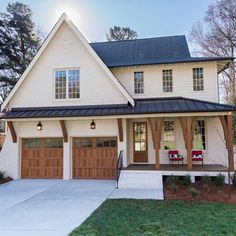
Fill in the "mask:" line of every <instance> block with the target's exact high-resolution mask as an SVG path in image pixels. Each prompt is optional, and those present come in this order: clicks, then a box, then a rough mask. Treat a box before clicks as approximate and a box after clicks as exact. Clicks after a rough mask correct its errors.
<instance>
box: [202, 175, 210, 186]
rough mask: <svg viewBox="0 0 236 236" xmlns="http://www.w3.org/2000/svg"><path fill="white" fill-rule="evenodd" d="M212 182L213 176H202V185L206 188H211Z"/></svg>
mask: <svg viewBox="0 0 236 236" xmlns="http://www.w3.org/2000/svg"><path fill="white" fill-rule="evenodd" d="M210 182H211V176H209V175H203V176H202V183H203V186H204V187H206V186H209V184H210Z"/></svg>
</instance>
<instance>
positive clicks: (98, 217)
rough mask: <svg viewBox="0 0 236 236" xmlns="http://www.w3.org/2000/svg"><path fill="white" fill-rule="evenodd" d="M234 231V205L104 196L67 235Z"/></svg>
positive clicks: (235, 221) (182, 234)
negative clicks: (90, 213)
mask: <svg viewBox="0 0 236 236" xmlns="http://www.w3.org/2000/svg"><path fill="white" fill-rule="evenodd" d="M76 235H86V236H93V235H94V236H95V235H96V236H97V235H101V236H105V235H110V236H115V235H122V236H123V235H124V236H126V235H127V236H128V235H161V236H164V235H171V236H172V235H173V236H176V235H181V236H184V235H186V236H193V235H194V236H195V235H196V236H202V235H206V236H210V235H214V236H216V235H227V236H230V235H232V236H233V235H236V205H227V204H219V203H199V202H189V203H186V202H182V201H155V200H125V199H123V200H107V201H105V202H104V203H103V204H102V206H101V207H99V208H98V209H97V210H96V211H95V212H94V213H93V214H92V215H91V216H90V217H89V218H88V219H87V220H86V221H85V222H84V223H83V224H82V225H81V226H80V227H79V228H77V229H75V230H74V231H73V232H72V233H71V234H70V236H76Z"/></svg>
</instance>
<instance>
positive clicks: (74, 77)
mask: <svg viewBox="0 0 236 236" xmlns="http://www.w3.org/2000/svg"><path fill="white" fill-rule="evenodd" d="M79 97H80V71H79V70H78V69H63V70H56V71H55V99H67V98H69V99H73V98H79Z"/></svg>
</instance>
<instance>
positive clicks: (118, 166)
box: [116, 150, 124, 188]
mask: <svg viewBox="0 0 236 236" xmlns="http://www.w3.org/2000/svg"><path fill="white" fill-rule="evenodd" d="M123 153H124V150H121V151H120V153H119V157H118V160H117V163H116V171H117V173H116V188H118V184H119V178H120V172H121V170H122V168H123Z"/></svg>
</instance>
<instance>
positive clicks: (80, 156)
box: [72, 137, 117, 179]
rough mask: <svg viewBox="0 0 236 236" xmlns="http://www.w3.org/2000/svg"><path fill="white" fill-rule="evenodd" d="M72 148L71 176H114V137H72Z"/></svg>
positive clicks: (115, 142) (115, 147)
mask: <svg viewBox="0 0 236 236" xmlns="http://www.w3.org/2000/svg"><path fill="white" fill-rule="evenodd" d="M72 148H73V178H75V179H81V178H83V179H115V178H116V161H117V139H116V138H104V137H100V138H73V147H72Z"/></svg>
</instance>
